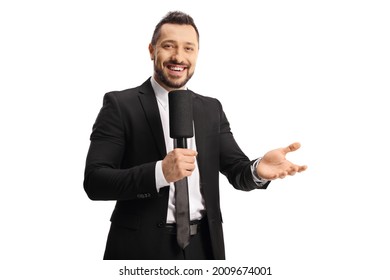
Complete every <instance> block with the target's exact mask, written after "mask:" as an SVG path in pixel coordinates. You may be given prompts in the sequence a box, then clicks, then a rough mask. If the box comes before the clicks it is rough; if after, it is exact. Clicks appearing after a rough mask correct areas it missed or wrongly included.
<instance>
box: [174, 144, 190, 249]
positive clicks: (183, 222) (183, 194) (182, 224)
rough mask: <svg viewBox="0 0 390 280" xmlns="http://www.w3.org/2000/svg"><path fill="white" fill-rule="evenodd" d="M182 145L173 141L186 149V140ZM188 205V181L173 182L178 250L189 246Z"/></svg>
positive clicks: (185, 178)
mask: <svg viewBox="0 0 390 280" xmlns="http://www.w3.org/2000/svg"><path fill="white" fill-rule="evenodd" d="M182 142H183V143H178V142H177V141H174V146H175V148H176V147H177V146H180V147H182V146H184V147H187V140H186V139H182ZM189 205H190V203H189V201H188V179H187V177H184V178H183V179H181V180H179V181H177V182H175V209H176V239H177V243H178V244H179V246H180V248H182V249H184V248H185V247H187V245H188V244H190V206H189Z"/></svg>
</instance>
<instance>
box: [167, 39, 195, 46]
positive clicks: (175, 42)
mask: <svg viewBox="0 0 390 280" xmlns="http://www.w3.org/2000/svg"><path fill="white" fill-rule="evenodd" d="M164 43H173V44H177V41H175V40H169V39H168V40H164V41H162V42H161V44H164ZM185 44H186V45H191V46H196V44H195V43H193V42H185Z"/></svg>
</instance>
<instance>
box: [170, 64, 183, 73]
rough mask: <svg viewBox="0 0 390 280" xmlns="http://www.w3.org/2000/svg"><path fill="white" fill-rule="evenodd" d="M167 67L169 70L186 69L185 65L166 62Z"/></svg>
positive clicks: (178, 70) (181, 70)
mask: <svg viewBox="0 0 390 280" xmlns="http://www.w3.org/2000/svg"><path fill="white" fill-rule="evenodd" d="M167 68H168V69H169V70H171V71H174V72H183V71H184V70H185V69H187V66H183V65H176V64H168V65H167Z"/></svg>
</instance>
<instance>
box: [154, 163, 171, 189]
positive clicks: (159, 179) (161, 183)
mask: <svg viewBox="0 0 390 280" xmlns="http://www.w3.org/2000/svg"><path fill="white" fill-rule="evenodd" d="M154 174H155V177H156V189H157V192H159V191H160V189H161V188H163V187H165V186H169V183H168V182H167V180H165V177H164V173H163V171H162V160H160V161H158V162H157V163H156V169H155V172H154Z"/></svg>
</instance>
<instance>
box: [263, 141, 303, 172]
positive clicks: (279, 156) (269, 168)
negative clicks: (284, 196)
mask: <svg viewBox="0 0 390 280" xmlns="http://www.w3.org/2000/svg"><path fill="white" fill-rule="evenodd" d="M300 147H301V144H299V143H298V142H295V143H293V144H291V145H289V146H287V147H285V148H279V149H275V150H271V151H269V152H267V153H266V154H265V155H264V157H263V158H262V159H261V160H260V162H259V164H258V166H257V174H258V175H259V177H261V178H263V179H267V180H274V179H278V178H280V179H282V178H284V177H286V176H287V175H294V174H295V173H296V172H302V171H304V170H306V169H307V166H306V165H296V164H294V163H292V162H290V161H288V160H287V159H286V155H287V153H289V152H293V151H296V150H298V149H299V148H300Z"/></svg>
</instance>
